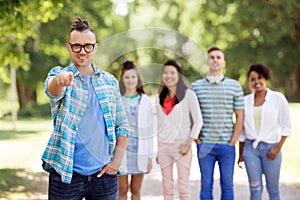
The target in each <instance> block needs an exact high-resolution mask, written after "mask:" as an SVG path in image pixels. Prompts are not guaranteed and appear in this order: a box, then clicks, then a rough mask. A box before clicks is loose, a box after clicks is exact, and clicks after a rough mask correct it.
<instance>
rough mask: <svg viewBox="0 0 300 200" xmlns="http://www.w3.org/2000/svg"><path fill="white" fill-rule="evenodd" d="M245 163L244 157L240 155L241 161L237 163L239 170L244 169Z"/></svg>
mask: <svg viewBox="0 0 300 200" xmlns="http://www.w3.org/2000/svg"><path fill="white" fill-rule="evenodd" d="M243 162H244V158H243V155H240V156H239V159H238V161H237V164H238V166H239V168H241V169H243Z"/></svg>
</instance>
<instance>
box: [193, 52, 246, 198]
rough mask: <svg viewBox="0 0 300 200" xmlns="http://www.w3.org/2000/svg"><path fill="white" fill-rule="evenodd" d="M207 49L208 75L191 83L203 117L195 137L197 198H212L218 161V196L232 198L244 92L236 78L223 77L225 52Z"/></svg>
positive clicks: (242, 115)
mask: <svg viewBox="0 0 300 200" xmlns="http://www.w3.org/2000/svg"><path fill="white" fill-rule="evenodd" d="M207 53H208V65H209V72H208V74H207V76H205V77H204V78H203V79H201V80H197V81H195V82H193V83H192V84H191V89H192V90H193V91H195V93H196V95H197V98H198V101H199V105H200V109H201V112H202V117H203V127H202V129H201V132H200V135H199V139H198V140H197V149H198V162H199V166H200V172H201V191H200V199H213V192H212V190H213V180H214V177H213V175H214V168H215V163H216V162H218V165H219V170H220V179H221V180H220V182H221V191H222V194H221V199H222V200H227V199H228V200H233V199H234V192H233V171H234V163H235V143H236V141H237V138H238V136H239V134H240V132H241V130H242V126H243V120H244V99H243V96H244V95H243V90H242V88H241V85H240V84H239V82H238V81H236V80H233V79H229V78H227V77H224V75H223V73H222V69H223V68H224V67H225V65H226V61H225V58H224V52H223V51H222V50H221V49H220V48H218V47H211V48H209V49H208V51H207ZM234 118H235V120H234Z"/></svg>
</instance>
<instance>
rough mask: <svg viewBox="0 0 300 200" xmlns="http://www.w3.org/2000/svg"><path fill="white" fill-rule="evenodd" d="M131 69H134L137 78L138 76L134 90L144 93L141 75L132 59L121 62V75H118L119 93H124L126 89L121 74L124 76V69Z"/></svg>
mask: <svg viewBox="0 0 300 200" xmlns="http://www.w3.org/2000/svg"><path fill="white" fill-rule="evenodd" d="M131 69H133V70H135V71H136V74H137V78H138V83H137V87H136V92H137V93H139V94H145V91H144V84H143V81H142V78H141V76H140V74H139V72H138V69H137V67H136V66H135V65H134V63H133V62H132V61H126V62H124V63H123V64H122V71H121V76H120V80H119V86H120V93H121V95H124V94H125V91H126V87H125V85H124V81H123V76H124V74H125V72H126V71H128V70H131Z"/></svg>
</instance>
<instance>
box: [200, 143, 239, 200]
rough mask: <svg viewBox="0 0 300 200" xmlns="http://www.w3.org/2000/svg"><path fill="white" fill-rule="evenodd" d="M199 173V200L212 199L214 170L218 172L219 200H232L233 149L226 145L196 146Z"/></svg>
mask: <svg viewBox="0 0 300 200" xmlns="http://www.w3.org/2000/svg"><path fill="white" fill-rule="evenodd" d="M197 149H198V162H199V166H200V172H201V190H200V199H203V200H204V199H205V200H207V199H213V183H214V168H215V163H216V162H218V164H219V170H220V179H221V180H220V183H221V191H222V194H221V199H222V200H233V199H234V193H233V171H234V161H235V147H234V146H230V145H228V144H212V143H200V144H198V145H197Z"/></svg>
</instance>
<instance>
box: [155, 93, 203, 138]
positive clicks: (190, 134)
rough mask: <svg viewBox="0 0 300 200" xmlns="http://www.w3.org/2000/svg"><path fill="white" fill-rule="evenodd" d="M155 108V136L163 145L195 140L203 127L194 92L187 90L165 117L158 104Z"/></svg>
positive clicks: (157, 101)
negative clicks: (190, 139) (156, 135)
mask: <svg viewBox="0 0 300 200" xmlns="http://www.w3.org/2000/svg"><path fill="white" fill-rule="evenodd" d="M156 106H157V125H158V126H157V134H158V140H159V141H160V142H163V143H172V142H174V141H176V142H181V143H184V142H186V141H187V140H188V139H189V138H194V139H197V138H198V136H199V133H200V130H201V128H202V125H203V120H202V114H201V111H200V107H199V103H198V99H197V97H196V94H195V93H194V91H192V90H190V89H187V90H186V93H185V97H184V98H183V99H182V100H181V101H180V102H179V103H178V104H176V105H175V106H174V108H173V109H172V111H171V112H170V113H169V114H168V115H166V114H165V112H164V111H163V109H162V106H161V105H160V104H159V95H157V96H156Z"/></svg>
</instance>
